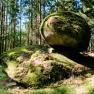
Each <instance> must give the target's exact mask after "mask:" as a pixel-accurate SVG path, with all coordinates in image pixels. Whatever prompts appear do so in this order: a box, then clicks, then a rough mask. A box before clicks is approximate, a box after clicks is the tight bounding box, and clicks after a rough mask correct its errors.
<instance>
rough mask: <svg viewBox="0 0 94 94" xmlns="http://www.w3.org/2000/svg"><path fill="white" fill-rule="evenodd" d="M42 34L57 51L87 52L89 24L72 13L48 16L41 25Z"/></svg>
mask: <svg viewBox="0 0 94 94" xmlns="http://www.w3.org/2000/svg"><path fill="white" fill-rule="evenodd" d="M40 32H41V34H42V36H43V38H44V39H45V40H46V41H47V43H48V44H49V45H50V46H52V47H53V48H55V49H57V50H71V51H75V52H81V51H85V50H86V49H87V47H88V44H89V40H90V28H89V26H88V24H87V22H86V21H85V20H84V19H83V18H82V17H80V16H78V15H77V14H75V13H72V12H58V13H52V14H50V15H48V16H47V17H46V18H45V19H44V20H43V22H42V24H41V27H40Z"/></svg>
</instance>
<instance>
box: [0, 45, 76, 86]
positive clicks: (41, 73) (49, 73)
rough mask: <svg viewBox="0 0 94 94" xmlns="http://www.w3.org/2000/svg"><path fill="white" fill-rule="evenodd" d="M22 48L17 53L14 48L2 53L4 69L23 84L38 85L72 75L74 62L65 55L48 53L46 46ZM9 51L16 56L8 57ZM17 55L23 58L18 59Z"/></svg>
mask: <svg viewBox="0 0 94 94" xmlns="http://www.w3.org/2000/svg"><path fill="white" fill-rule="evenodd" d="M36 48H37V49H36ZM23 49H24V50H22V48H19V54H18V51H17V50H16V48H15V49H14V50H11V51H8V52H6V53H4V54H3V55H2V58H3V57H4V58H3V65H4V71H5V72H6V74H7V75H8V76H9V77H10V78H11V79H13V80H14V81H16V82H18V83H21V84H24V85H25V86H34V87H35V86H36V87H40V86H44V85H48V84H51V83H53V82H56V81H59V80H63V79H65V78H69V77H70V76H71V75H72V69H73V67H74V65H75V64H76V63H75V62H74V61H72V60H70V59H68V58H67V57H65V56H63V55H61V54H59V53H53V52H52V53H49V52H48V47H44V46H43V47H42V48H41V47H39V46H38V47H37V46H35V49H34V47H32V46H31V47H29V48H28V47H27V48H23ZM32 49H33V50H32ZM11 53H12V57H15V56H16V57H15V58H10V57H11V55H9V54H11ZM13 53H14V54H13ZM25 53H26V54H25ZM16 54H17V55H16ZM23 54H24V55H23ZM19 57H22V58H23V59H22V58H21V60H19V59H18V58H19ZM4 59H6V60H4ZM5 65H6V66H5Z"/></svg>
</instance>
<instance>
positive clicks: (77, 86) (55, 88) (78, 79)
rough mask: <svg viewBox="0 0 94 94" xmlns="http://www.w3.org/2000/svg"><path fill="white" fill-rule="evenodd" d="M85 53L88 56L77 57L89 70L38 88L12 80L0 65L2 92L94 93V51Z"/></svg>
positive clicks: (3, 93)
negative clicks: (25, 85) (26, 86)
mask: <svg viewBox="0 0 94 94" xmlns="http://www.w3.org/2000/svg"><path fill="white" fill-rule="evenodd" d="M85 55H86V56H87V57H84V59H82V57H81V56H78V57H77V58H80V61H79V63H81V64H83V65H84V66H87V67H89V69H90V70H89V71H88V70H87V71H85V73H83V74H81V75H79V76H72V77H70V78H68V79H64V80H61V81H58V82H56V83H52V84H51V85H49V86H46V87H43V88H38V89H37V88H31V87H28V88H24V87H22V86H20V85H18V84H16V82H14V81H11V80H10V79H9V78H8V77H7V76H6V75H5V74H4V73H3V72H2V70H1V69H2V67H1V66H0V94H94V62H93V61H94V53H87V54H85ZM77 58H76V60H77ZM84 60H85V61H84ZM88 62H89V64H88ZM90 62H92V63H90ZM78 65H79V66H78V67H77V69H80V67H82V66H80V64H78Z"/></svg>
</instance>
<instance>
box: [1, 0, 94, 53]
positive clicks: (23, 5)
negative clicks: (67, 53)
mask: <svg viewBox="0 0 94 94" xmlns="http://www.w3.org/2000/svg"><path fill="white" fill-rule="evenodd" d="M58 11H73V12H75V13H77V14H79V15H81V16H82V17H83V18H84V19H85V20H86V21H87V23H88V24H89V26H90V28H91V41H90V45H89V51H90V52H93V51H94V34H93V33H94V0H0V53H2V52H4V51H7V50H9V49H12V48H15V47H21V46H28V45H36V44H37V45H46V43H45V41H44V40H43V38H42V37H41V35H40V32H39V27H40V24H41V22H42V20H43V19H44V18H45V17H46V16H47V15H48V14H50V13H52V12H58Z"/></svg>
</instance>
